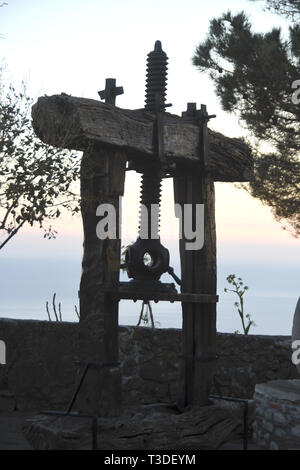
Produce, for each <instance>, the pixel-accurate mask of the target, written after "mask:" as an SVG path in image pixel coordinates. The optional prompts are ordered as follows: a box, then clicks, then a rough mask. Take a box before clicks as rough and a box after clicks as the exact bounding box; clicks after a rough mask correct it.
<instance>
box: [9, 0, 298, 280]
mask: <svg viewBox="0 0 300 470" xmlns="http://www.w3.org/2000/svg"><path fill="white" fill-rule="evenodd" d="M7 3H8V5H5V6H3V7H2V8H0V33H1V35H2V39H0V59H1V58H2V61H3V63H5V64H6V74H5V77H6V79H7V80H9V81H11V82H12V83H13V84H14V85H15V86H18V85H20V83H21V81H22V80H24V81H25V82H26V84H27V90H28V94H29V95H31V96H32V97H33V98H34V99H37V98H38V97H39V96H42V95H45V94H46V95H52V94H57V93H61V92H65V93H68V94H72V95H73V96H82V97H88V98H93V99H97V100H98V99H99V96H98V93H97V92H98V91H99V90H101V89H103V88H104V85H105V78H107V77H114V78H116V79H117V85H121V86H123V88H124V95H122V96H119V97H118V98H117V106H119V107H122V108H128V109H135V108H141V107H143V106H144V88H145V70H146V57H147V53H148V52H150V51H151V50H152V49H153V46H154V42H155V40H157V39H159V40H161V41H162V45H163V49H164V50H165V51H166V53H167V55H168V57H169V73H168V91H167V101H168V103H172V104H173V107H172V108H170V109H168V111H170V112H173V113H175V114H179V115H180V114H181V112H182V111H184V110H185V109H186V103H187V102H197V104H198V107H199V106H200V104H201V103H204V104H206V105H207V107H208V111H209V113H211V114H216V115H217V117H216V118H215V119H214V120H213V121H211V123H210V127H211V128H212V129H214V130H217V131H218V132H222V133H223V134H225V135H227V136H229V137H239V136H244V135H246V131H245V129H243V128H242V127H241V126H240V124H239V123H238V120H237V118H236V117H235V116H233V115H229V114H228V113H225V112H223V111H222V110H221V108H220V104H219V102H218V99H217V97H216V95H215V92H214V88H213V84H212V83H211V82H210V80H209V78H208V77H207V76H206V75H204V74H200V73H199V71H198V70H197V69H196V68H195V67H194V66H193V65H192V61H191V59H192V56H193V52H194V51H195V48H196V46H197V45H198V43H199V42H200V41H201V40H203V39H204V38H205V37H206V34H207V32H208V28H209V20H210V19H212V18H213V17H217V16H219V15H221V14H222V13H223V12H224V11H227V10H228V9H230V10H231V11H233V12H238V11H241V10H243V9H244V10H245V11H246V12H247V13H248V15H249V18H250V20H251V21H252V23H253V27H254V29H255V30H257V31H267V30H269V29H271V28H272V27H273V26H281V27H282V28H283V31H286V30H287V24H286V22H285V21H284V20H282V19H281V18H280V17H279V16H276V15H274V14H271V13H270V12H266V11H263V2H250V1H248V0H239V1H235V0H228V1H227V2H224V1H221V0H214V1H212V2H207V1H206V0H205V1H202V0H197V1H196V0H186V1H184V2H183V1H182V0H180V1H178V0H151V1H149V0H147V1H145V0H98V1H96V0H85V1H79V0H43V1H41V0H7ZM138 191H139V179H138V177H137V176H136V175H135V174H133V173H128V175H127V181H126V187H125V196H124V198H123V216H124V217H123V238H124V242H128V241H133V240H134V239H135V238H136V233H137V199H138ZM216 223H217V237H218V256H219V258H218V260H221V261H226V262H231V263H232V266H233V268H234V266H235V264H237V263H239V264H241V263H245V264H247V263H248V264H251V265H257V266H267V265H268V266H272V265H280V264H282V265H285V266H289V265H290V266H294V267H295V266H297V265H298V264H299V261H300V253H299V241H297V240H296V239H294V238H293V237H292V236H291V235H290V234H289V233H288V232H286V231H284V230H282V228H281V226H280V224H278V222H276V221H274V218H273V216H272V214H271V212H270V209H269V208H268V207H264V206H263V205H262V204H261V202H260V201H258V200H255V199H253V198H251V197H250V196H249V195H248V194H247V192H245V191H243V190H240V189H237V188H236V187H235V185H234V184H232V183H230V184H229V183H217V184H216ZM55 228H56V229H57V230H58V232H59V235H58V238H57V240H53V241H49V242H48V241H45V240H43V239H42V237H41V233H40V232H39V230H38V229H37V228H36V229H35V228H33V229H32V228H24V230H23V233H20V234H19V235H18V236H17V237H15V239H14V240H13V241H11V242H10V243H9V244H8V245H7V247H6V249H5V250H3V252H2V253H1V254H0V256H1V257H2V258H4V259H8V258H18V257H19V258H28V259H37V258H40V259H43V258H47V257H48V258H55V257H57V258H59V257H66V258H67V257H69V258H77V257H78V256H81V250H82V248H81V246H82V228H81V220H80V217H77V218H73V219H72V218H71V217H70V216H69V215H64V216H63V218H62V219H61V220H58V221H57V222H56V223H55ZM161 234H162V239H163V241H164V240H166V241H172V243H173V242H175V240H176V239H177V234H178V223H177V221H176V219H175V216H174V210H173V192H172V182H171V181H170V180H167V181H165V182H164V185H163V201H162V227H161ZM79 253H80V254H79ZM293 282H295V280H293Z"/></svg>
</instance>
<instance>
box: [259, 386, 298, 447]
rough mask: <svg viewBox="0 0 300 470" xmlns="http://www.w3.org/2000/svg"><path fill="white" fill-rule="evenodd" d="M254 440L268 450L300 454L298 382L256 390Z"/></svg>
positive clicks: (260, 387) (261, 387)
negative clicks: (288, 450) (291, 450)
mask: <svg viewBox="0 0 300 470" xmlns="http://www.w3.org/2000/svg"><path fill="white" fill-rule="evenodd" d="M254 401H255V419H254V423H253V440H254V442H255V443H256V444H257V445H258V446H259V447H261V448H264V449H270V450H282V449H284V450H287V449H297V450H300V380H274V381H271V382H267V383H264V384H259V385H256V386H255V393H254Z"/></svg>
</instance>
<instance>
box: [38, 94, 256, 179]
mask: <svg viewBox="0 0 300 470" xmlns="http://www.w3.org/2000/svg"><path fill="white" fill-rule="evenodd" d="M32 118H33V127H34V130H35V132H36V134H37V135H38V137H39V138H40V139H41V140H42V141H43V142H46V143H47V144H49V145H53V146H54V147H61V148H68V149H74V150H82V151H86V150H87V149H89V148H90V146H91V144H93V146H94V147H95V145H100V146H109V147H115V148H117V149H118V150H121V151H125V152H126V155H127V159H128V160H130V159H136V160H141V159H145V160H149V159H151V158H153V157H154V152H155V151H154V146H153V124H154V120H155V116H154V115H153V114H152V113H149V112H146V111H145V110H143V109H141V110H125V109H120V108H117V107H115V106H111V105H108V104H105V103H102V102H100V101H96V100H92V99H87V98H76V97H73V96H69V95H66V94H61V95H53V96H43V97H40V98H39V99H38V101H37V103H36V104H35V105H34V106H33V108H32ZM208 137H209V142H208V163H207V165H206V166H205V171H206V173H207V174H209V176H210V177H211V178H212V180H214V181H228V182H230V181H249V179H250V178H251V174H252V157H251V152H250V149H249V147H248V146H247V145H246V144H245V143H244V142H243V141H242V140H240V139H232V138H229V137H225V136H224V135H222V134H220V133H217V132H214V131H211V130H210V131H209V135H208ZM164 149H165V155H166V158H167V160H169V161H174V162H176V163H178V164H184V165H187V164H189V163H190V164H194V163H197V162H199V155H198V152H199V150H198V149H199V128H198V126H197V125H195V124H194V123H192V122H187V121H186V120H184V119H182V118H180V117H179V116H176V115H173V114H169V113H166V114H165V117H164Z"/></svg>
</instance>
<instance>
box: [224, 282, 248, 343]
mask: <svg viewBox="0 0 300 470" xmlns="http://www.w3.org/2000/svg"><path fill="white" fill-rule="evenodd" d="M226 280H227V282H228V283H229V284H230V285H231V286H232V287H233V289H228V288H226V287H225V288H224V292H233V293H234V294H236V295H237V296H238V302H235V303H234V306H235V308H237V310H238V313H239V316H240V319H241V322H242V327H243V332H244V334H245V335H247V334H248V333H249V330H250V328H251V326H256V325H255V323H254V321H253V320H251V317H250V314H249V313H247V314H245V312H244V297H243V296H244V294H245V292H246V291H247V290H248V289H249V287H248V286H245V285H244V283H243V281H242V278H241V277H238V278H237V277H236V275H235V274H229V276H227V278H226ZM234 333H235V334H238V333H239V331H238V330H236V331H235V332H234Z"/></svg>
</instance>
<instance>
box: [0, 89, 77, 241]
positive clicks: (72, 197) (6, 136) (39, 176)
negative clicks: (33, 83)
mask: <svg viewBox="0 0 300 470" xmlns="http://www.w3.org/2000/svg"><path fill="white" fill-rule="evenodd" d="M31 105H32V100H31V99H30V98H29V97H28V96H27V95H26V91H25V88H24V91H22V92H17V91H16V90H15V89H14V87H12V86H9V87H8V88H7V89H6V90H4V89H3V88H2V90H1V95H0V232H1V235H2V240H1V242H0V249H1V248H3V247H4V246H5V245H6V243H7V242H8V241H9V240H11V238H12V237H13V236H14V235H16V234H17V233H18V231H19V230H20V229H21V227H22V226H23V225H24V224H29V225H31V226H32V225H33V224H35V223H37V224H38V225H39V226H40V228H41V229H43V230H44V237H48V238H53V237H55V235H56V231H55V230H54V229H53V228H52V225H51V224H50V225H49V221H50V220H52V219H56V218H58V217H60V215H61V212H62V210H63V209H65V210H69V211H71V213H72V214H74V213H76V212H79V195H78V191H77V190H76V182H77V181H78V178H79V156H78V155H77V154H72V153H70V152H69V151H67V150H57V149H55V148H53V147H50V146H48V145H46V144H44V143H43V142H41V141H40V140H39V139H38V138H37V137H36V136H35V134H34V131H33V129H32V126H31V119H30V111H31ZM47 224H48V225H47Z"/></svg>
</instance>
